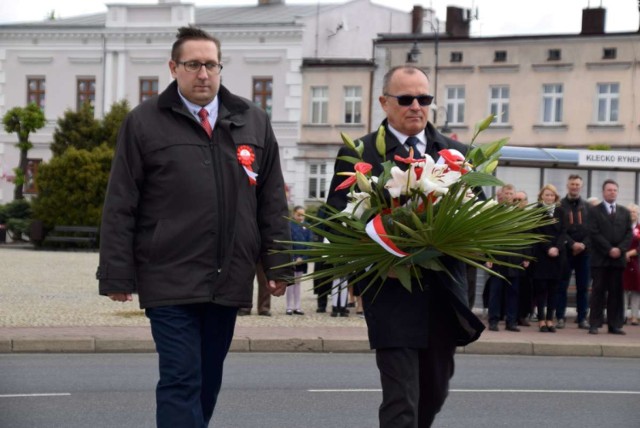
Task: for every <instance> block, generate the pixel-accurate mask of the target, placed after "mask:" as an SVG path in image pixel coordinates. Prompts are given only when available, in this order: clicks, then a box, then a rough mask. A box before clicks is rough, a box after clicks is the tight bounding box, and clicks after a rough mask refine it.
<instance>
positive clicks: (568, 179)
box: [567, 174, 582, 181]
mask: <svg viewBox="0 0 640 428" xmlns="http://www.w3.org/2000/svg"><path fill="white" fill-rule="evenodd" d="M570 180H580V181H582V177H580V176H579V175H578V174H571V175H570V176H569V178H567V181H570Z"/></svg>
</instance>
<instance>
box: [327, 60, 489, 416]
mask: <svg viewBox="0 0 640 428" xmlns="http://www.w3.org/2000/svg"><path fill="white" fill-rule="evenodd" d="M382 89H383V94H382V95H381V96H380V98H379V101H380V104H381V106H382V109H383V110H384V111H385V113H386V115H387V119H386V120H384V121H383V123H382V124H383V126H384V127H385V129H386V137H385V144H386V152H385V156H384V159H383V158H382V156H380V155H379V154H378V152H377V150H376V147H375V145H376V144H375V140H376V135H377V133H376V132H374V133H371V134H368V135H366V136H364V137H363V138H362V141H363V143H364V153H363V160H364V162H368V163H370V164H371V165H372V166H373V169H372V174H373V175H379V174H380V173H381V172H382V166H381V163H382V162H384V161H386V160H393V159H394V156H395V155H399V156H401V157H403V158H406V157H407V156H408V154H409V148H410V147H411V148H413V149H414V157H417V156H418V154H424V153H427V154H429V155H431V157H433V158H434V159H436V160H437V159H438V158H439V155H438V151H440V150H442V149H446V148H454V149H456V150H459V151H460V152H463V153H464V152H465V151H466V146H465V145H463V144H461V143H458V142H456V141H454V140H451V139H449V138H446V137H444V136H443V135H441V134H440V133H438V132H437V131H436V129H435V128H434V127H433V125H432V124H430V123H428V113H429V105H430V104H431V102H432V100H433V97H432V96H431V95H429V79H428V77H427V75H426V74H425V73H424V72H423V71H422V70H420V69H419V68H417V67H413V66H399V67H395V68H392V69H391V70H389V72H388V73H387V74H386V75H385V77H384V81H383V88H382ZM344 155H349V156H354V155H355V154H354V153H353V152H352V151H350V150H349V149H347V148H346V147H345V148H343V149H341V150H340V152H339V153H338V160H337V161H336V165H335V168H334V171H335V173H339V172H346V171H348V172H353V165H352V164H350V163H348V162H346V161H344V160H341V159H340V157H341V156H344ZM398 166H400V167H404V168H406V165H398ZM343 180H344V177H343V176H340V175H334V177H333V180H332V183H331V189H330V192H329V197H328V200H327V203H328V204H329V205H331V206H333V207H335V208H337V209H339V210H342V209H344V208H345V206H346V204H347V195H348V193H347V192H348V190H347V189H345V190H340V191H336V190H335V189H336V187H337V186H338V185H339V184H340V183H341V182H342V181H343ZM442 261H443V262H444V264H445V265H446V266H447V268H448V270H449V272H450V273H451V275H452V276H453V278H455V280H453V279H452V278H451V277H449V276H448V275H446V274H442V273H441V272H435V271H429V270H424V271H423V272H422V273H423V277H422V280H421V282H422V287H420V286H419V285H418V283H417V281H414V283H413V284H412V291H411V292H409V291H407V290H406V289H405V288H404V287H403V286H402V285H401V283H400V281H399V280H398V279H396V278H391V277H389V278H387V279H386V280H385V281H384V282H378V283H375V284H373V286H372V287H371V289H369V290H367V291H366V292H365V293H364V295H363V304H364V314H365V319H366V321H367V328H368V334H369V342H370V345H371V348H372V349H375V350H376V362H377V366H378V369H379V371H380V379H381V384H382V395H383V398H382V404H381V405H380V409H379V420H380V427H381V428H416V427H419V428H424V427H429V426H431V424H432V422H433V420H434V419H435V416H436V414H437V413H438V411H439V410H440V408H441V407H442V405H443V403H444V401H445V399H446V397H447V394H448V390H449V379H450V378H451V377H452V376H453V371H454V358H453V357H454V353H455V349H456V346H464V345H466V344H468V343H471V342H473V341H475V340H476V339H477V338H478V337H479V336H480V333H481V332H482V330H483V329H484V326H483V325H482V322H481V321H480V320H479V319H478V318H477V317H476V316H475V315H474V314H473V313H472V312H471V311H470V310H469V308H468V307H467V290H466V279H465V266H464V265H463V264H462V263H460V262H457V261H455V260H453V259H448V258H443V260H442ZM365 282H366V283H368V281H366V280H365Z"/></svg>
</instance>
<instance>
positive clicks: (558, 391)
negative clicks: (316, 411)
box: [307, 389, 640, 395]
mask: <svg viewBox="0 0 640 428" xmlns="http://www.w3.org/2000/svg"><path fill="white" fill-rule="evenodd" d="M307 392H382V390H381V389H308V390H307ZM449 392H474V393H480V392H481V393H518V394H521V393H525V394H604V395H606V394H619V395H640V391H587V390H579V389H578V390H566V389H450V390H449Z"/></svg>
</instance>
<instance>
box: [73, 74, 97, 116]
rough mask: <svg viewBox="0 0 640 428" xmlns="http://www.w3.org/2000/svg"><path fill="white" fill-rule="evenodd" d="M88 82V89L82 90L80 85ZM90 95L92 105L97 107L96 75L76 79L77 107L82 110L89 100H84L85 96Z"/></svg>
mask: <svg viewBox="0 0 640 428" xmlns="http://www.w3.org/2000/svg"><path fill="white" fill-rule="evenodd" d="M82 83H86V84H87V86H88V87H89V88H90V89H88V90H83V91H81V90H80V85H81V84H82ZM87 95H88V96H89V103H90V104H91V107H95V102H96V78H95V77H78V78H77V79H76V109H77V110H78V111H80V110H81V109H82V106H83V105H84V104H85V103H86V102H87V101H86V100H82V97H83V96H87Z"/></svg>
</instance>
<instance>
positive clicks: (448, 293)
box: [327, 120, 484, 349]
mask: <svg viewBox="0 0 640 428" xmlns="http://www.w3.org/2000/svg"><path fill="white" fill-rule="evenodd" d="M383 124H384V125H385V127H386V126H387V122H386V120H385V121H384V122H383ZM425 132H426V135H427V141H428V143H427V144H428V149H427V152H428V154H429V155H431V157H432V158H433V159H434V160H437V159H438V158H439V155H438V154H437V152H438V151H440V150H442V149H446V148H454V149H456V150H458V151H460V152H462V153H465V152H466V151H467V146H466V145H464V144H462V143H459V142H457V141H454V140H451V139H449V138H446V137H445V136H443V135H442V134H440V133H438V132H437V131H436V130H435V128H434V127H433V126H432V125H431V124H428V125H427V128H426V130H425ZM376 135H377V132H373V133H371V134H368V135H366V136H364V137H363V138H361V140H362V141H363V143H364V153H363V160H364V161H365V162H368V163H370V164H371V165H372V166H373V169H372V174H373V175H375V176H377V175H379V174H380V173H381V172H382V166H381V159H380V156H379V155H378V152H377V150H376V147H375V139H376ZM385 142H386V154H385V160H393V158H394V156H395V155H399V156H401V157H405V158H406V157H407V156H408V151H407V150H406V149H405V148H404V146H403V145H401V144H400V142H399V141H398V139H397V138H396V137H395V136H394V135H393V134H392V133H391V132H390V131H389V130H388V129H387V132H386V141H385ZM340 156H354V153H353V152H352V151H350V150H349V149H347V148H346V147H343V148H342V149H340V152H339V153H338V157H340ZM399 166H401V167H403V165H399ZM405 167H406V166H405ZM334 172H335V173H338V172H353V165H352V164H351V163H349V162H345V161H342V160H340V159H338V160H337V161H336V164H335V168H334ZM343 180H344V176H340V175H334V177H333V180H332V182H331V189H330V190H329V196H328V199H327V203H328V204H329V205H331V206H333V207H335V208H337V209H339V210H343V209H344V208H345V207H346V205H347V194H348V189H345V190H341V191H337V192H336V191H335V190H334V189H335V188H336V187H337V186H338V185H339V184H340V183H341V182H342V181H343ZM442 261H443V262H444V264H445V265H446V266H447V268H448V270H449V272H450V273H451V274H452V275H453V277H454V278H455V279H456V280H455V281H452V280H451V278H449V277H448V276H447V275H446V274H442V273H438V272H435V271H431V270H426V269H425V270H423V275H424V276H423V279H422V281H421V282H422V285H423V290H420V287H419V285H418V283H417V281H415V280H414V283H413V286H412V289H413V292H412V293H410V292H409V291H407V290H406V289H405V288H404V287H403V286H402V285H401V284H400V282H399V281H398V280H397V279H387V280H386V281H385V283H384V284H382V287H380V284H374V285H373V288H372V289H369V290H368V291H367V292H366V293H364V295H363V302H364V309H365V318H366V321H367V327H368V333H369V342H370V344H371V347H372V348H374V349H377V348H390V347H412V348H425V347H427V338H428V329H429V328H438V326H437V325H429V316H428V315H429V312H430V311H431V310H433V308H434V307H436V306H437V307H438V309H441V310H442V311H443V312H446V313H447V317H448V320H449V322H450V323H451V327H452V330H453V332H454V333H453V334H454V335H455V342H456V344H457V345H458V346H464V345H467V344H469V343H471V342H473V341H475V340H477V339H478V338H479V337H480V334H481V333H482V330H484V325H483V324H482V322H481V321H480V320H479V319H478V318H477V317H476V316H475V315H474V314H473V312H471V310H470V309H469V308H468V307H467V283H466V269H465V266H464V264H463V263H461V262H458V261H456V260H453V259H451V258H447V257H444V258H443V259H442ZM378 288H379V289H380V290H379V292H377V291H378V290H377V289H378Z"/></svg>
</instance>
